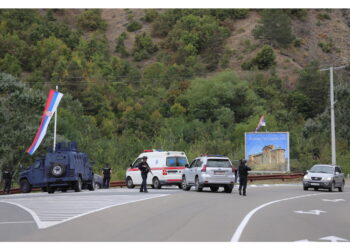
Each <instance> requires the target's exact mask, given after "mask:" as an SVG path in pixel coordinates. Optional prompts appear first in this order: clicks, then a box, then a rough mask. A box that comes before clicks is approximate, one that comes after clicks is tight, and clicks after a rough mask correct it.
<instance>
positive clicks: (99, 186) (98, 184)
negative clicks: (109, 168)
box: [95, 182, 101, 190]
mask: <svg viewBox="0 0 350 250" xmlns="http://www.w3.org/2000/svg"><path fill="white" fill-rule="evenodd" d="M96 189H101V185H100V183H97V182H95V190H96Z"/></svg>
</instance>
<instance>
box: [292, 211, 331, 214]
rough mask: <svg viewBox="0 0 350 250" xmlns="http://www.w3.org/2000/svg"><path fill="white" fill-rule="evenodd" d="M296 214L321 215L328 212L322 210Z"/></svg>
mask: <svg viewBox="0 0 350 250" xmlns="http://www.w3.org/2000/svg"><path fill="white" fill-rule="evenodd" d="M294 213H297V214H314V215H320V214H321V213H327V212H325V211H322V210H310V211H294Z"/></svg>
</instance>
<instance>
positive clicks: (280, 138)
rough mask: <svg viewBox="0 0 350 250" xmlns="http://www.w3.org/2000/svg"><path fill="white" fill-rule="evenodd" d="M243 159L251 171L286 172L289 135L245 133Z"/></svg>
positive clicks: (287, 168)
mask: <svg viewBox="0 0 350 250" xmlns="http://www.w3.org/2000/svg"><path fill="white" fill-rule="evenodd" d="M245 158H246V159H247V161H248V162H247V163H248V166H249V167H251V168H252V170H253V171H278V172H288V171H289V170H290V169H289V133H288V132H275V133H268V132H266V133H256V132H253V133H245Z"/></svg>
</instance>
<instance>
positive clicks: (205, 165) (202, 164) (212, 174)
mask: <svg viewBox="0 0 350 250" xmlns="http://www.w3.org/2000/svg"><path fill="white" fill-rule="evenodd" d="M234 172H235V169H234V167H233V165H232V163H231V160H230V159H229V158H228V157H225V156H221V155H202V156H200V157H197V158H196V159H194V160H193V161H192V163H191V165H190V166H188V167H186V169H185V171H184V173H183V175H182V189H183V190H184V191H188V190H190V189H191V186H195V189H196V191H197V192H201V191H202V190H203V188H204V187H209V188H210V190H211V191H212V192H216V191H218V189H219V187H223V188H224V191H225V192H226V193H231V192H232V189H233V186H234V182H235V174H234Z"/></svg>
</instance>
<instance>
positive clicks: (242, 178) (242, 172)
mask: <svg viewBox="0 0 350 250" xmlns="http://www.w3.org/2000/svg"><path fill="white" fill-rule="evenodd" d="M246 163H247V161H246V160H245V159H241V161H240V164H239V166H238V175H239V189H238V190H239V195H242V189H243V195H244V196H246V195H247V194H246V189H247V181H248V171H250V170H251V168H250V167H248V166H247V165H246Z"/></svg>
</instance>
